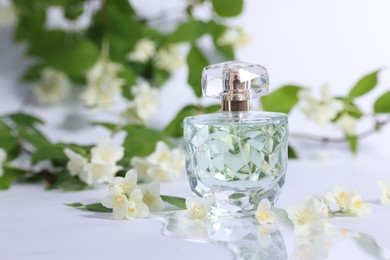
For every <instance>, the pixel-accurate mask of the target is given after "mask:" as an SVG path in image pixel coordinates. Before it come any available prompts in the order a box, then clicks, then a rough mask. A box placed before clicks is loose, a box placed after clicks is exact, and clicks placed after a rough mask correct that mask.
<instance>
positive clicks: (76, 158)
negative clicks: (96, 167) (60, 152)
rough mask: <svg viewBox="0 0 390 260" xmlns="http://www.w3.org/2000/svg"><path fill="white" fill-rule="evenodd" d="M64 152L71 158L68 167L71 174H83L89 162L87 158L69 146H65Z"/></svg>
mask: <svg viewBox="0 0 390 260" xmlns="http://www.w3.org/2000/svg"><path fill="white" fill-rule="evenodd" d="M64 153H65V155H66V156H67V157H68V159H69V161H68V163H67V168H68V170H69V173H70V175H71V176H76V175H80V174H82V172H83V171H84V166H85V165H86V164H87V159H86V158H84V157H83V156H82V155H81V154H78V153H76V152H74V151H73V150H71V149H69V148H65V149H64Z"/></svg>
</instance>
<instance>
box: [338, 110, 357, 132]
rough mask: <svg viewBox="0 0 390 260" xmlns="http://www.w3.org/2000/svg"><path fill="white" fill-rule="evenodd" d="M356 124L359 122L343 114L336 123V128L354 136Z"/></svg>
mask: <svg viewBox="0 0 390 260" xmlns="http://www.w3.org/2000/svg"><path fill="white" fill-rule="evenodd" d="M356 122H357V120H356V119H355V118H354V117H352V116H350V115H348V114H343V115H342V116H341V117H340V118H339V119H338V120H337V121H336V126H337V127H338V128H339V129H340V130H341V131H343V132H344V133H347V134H354V133H355V130H356Z"/></svg>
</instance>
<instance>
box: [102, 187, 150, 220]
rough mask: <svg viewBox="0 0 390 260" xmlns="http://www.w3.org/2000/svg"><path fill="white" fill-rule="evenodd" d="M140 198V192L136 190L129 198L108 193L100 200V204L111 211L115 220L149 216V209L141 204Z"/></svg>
mask: <svg viewBox="0 0 390 260" xmlns="http://www.w3.org/2000/svg"><path fill="white" fill-rule="evenodd" d="M142 197H143V195H142V191H141V190H140V189H138V188H136V189H134V190H133V191H132V192H131V193H130V195H129V196H126V195H125V194H120V193H109V194H108V196H107V197H105V198H104V199H103V200H102V204H103V206H105V207H106V208H110V209H112V212H113V214H114V217H115V219H133V218H143V217H146V216H148V215H149V208H148V207H147V206H146V205H145V203H143V201H142Z"/></svg>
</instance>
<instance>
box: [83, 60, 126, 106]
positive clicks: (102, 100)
mask: <svg viewBox="0 0 390 260" xmlns="http://www.w3.org/2000/svg"><path fill="white" fill-rule="evenodd" d="M121 70H122V65H120V64H119V63H115V62H112V61H110V60H108V59H106V58H101V59H100V60H98V61H97V62H96V64H95V65H94V66H93V67H92V68H91V69H90V70H89V71H88V73H87V89H86V91H85V92H84V93H83V94H82V96H81V98H82V100H83V101H84V103H85V104H86V105H87V106H92V107H108V106H111V105H113V104H114V101H115V99H116V98H118V97H119V96H120V95H121V90H122V86H123V85H124V84H125V80H124V79H122V78H119V77H118V73H119V72H120V71H121Z"/></svg>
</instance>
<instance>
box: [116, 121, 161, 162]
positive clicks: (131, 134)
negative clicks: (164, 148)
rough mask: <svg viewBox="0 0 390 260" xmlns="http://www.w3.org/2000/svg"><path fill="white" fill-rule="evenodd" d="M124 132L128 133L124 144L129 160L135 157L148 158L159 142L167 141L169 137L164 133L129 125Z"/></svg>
mask: <svg viewBox="0 0 390 260" xmlns="http://www.w3.org/2000/svg"><path fill="white" fill-rule="evenodd" d="M123 130H124V131H125V132H127V136H126V138H125V141H124V144H123V146H124V147H125V157H126V158H127V159H131V158H132V157H133V156H140V157H144V156H147V155H149V154H151V153H152V152H153V151H154V150H155V148H156V144H157V142H158V141H167V136H166V135H165V134H164V133H163V132H160V131H157V130H154V129H151V128H147V127H144V126H138V125H128V126H125V127H124V129H123Z"/></svg>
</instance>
